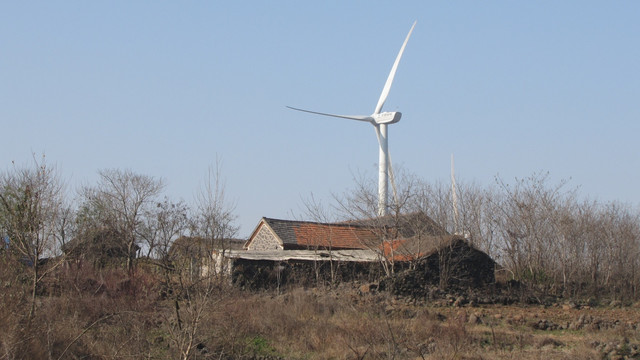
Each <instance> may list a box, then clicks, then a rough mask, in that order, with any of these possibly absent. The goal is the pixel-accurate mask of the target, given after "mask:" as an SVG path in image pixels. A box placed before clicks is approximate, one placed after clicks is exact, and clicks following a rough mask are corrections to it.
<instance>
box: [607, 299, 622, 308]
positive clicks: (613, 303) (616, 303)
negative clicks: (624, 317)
mask: <svg viewBox="0 0 640 360" xmlns="http://www.w3.org/2000/svg"><path fill="white" fill-rule="evenodd" d="M609 306H611V307H622V301H620V300H611V302H610V303H609Z"/></svg>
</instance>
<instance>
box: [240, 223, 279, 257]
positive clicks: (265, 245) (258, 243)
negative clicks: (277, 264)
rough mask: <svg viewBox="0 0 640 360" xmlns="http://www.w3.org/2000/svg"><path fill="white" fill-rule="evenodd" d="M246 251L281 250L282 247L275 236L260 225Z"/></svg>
mask: <svg viewBox="0 0 640 360" xmlns="http://www.w3.org/2000/svg"><path fill="white" fill-rule="evenodd" d="M247 249H248V250H257V251H263V250H282V249H283V247H282V245H281V244H280V241H278V238H276V236H275V235H274V234H273V233H272V232H271V231H270V230H269V228H268V227H266V226H264V225H262V226H261V227H260V230H258V232H257V233H256V235H255V236H254V237H253V239H252V240H251V242H250V243H249V246H248V247H247Z"/></svg>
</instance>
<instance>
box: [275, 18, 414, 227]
mask: <svg viewBox="0 0 640 360" xmlns="http://www.w3.org/2000/svg"><path fill="white" fill-rule="evenodd" d="M415 26H416V22H414V23H413V25H412V26H411V29H410V30H409V34H407V37H406V38H405V39H404V43H403V44H402V47H401V48H400V52H399V53H398V56H397V57H396V61H395V62H394V63H393V66H392V67H391V72H390V73H389V76H388V77H387V82H386V83H385V84H384V88H383V89H382V93H381V94H380V98H379V99H378V104H377V105H376V107H375V109H374V111H373V114H371V115H368V116H367V115H336V114H328V113H322V112H316V111H309V110H304V109H298V108H294V107H291V106H287V107H288V108H290V109H293V110H298V111H304V112H308V113H312V114H317V115H324V116H333V117H338V118H344V119H350V120H358V121H365V122H369V123H371V124H372V125H373V126H374V128H375V131H376V136H377V138H378V148H379V155H378V215H379V216H385V215H387V208H388V200H389V194H388V193H389V174H390V173H391V174H392V173H393V170H392V169H391V157H390V155H389V136H388V134H389V133H388V129H387V126H388V125H390V124H395V123H397V122H398V121H400V118H401V117H402V113H400V112H399V111H394V112H382V107H383V106H384V103H385V101H386V100H387V97H388V96H389V91H390V90H391V84H392V83H393V78H394V77H395V75H396V71H397V70H398V64H399V63H400V59H401V58H402V54H403V53H404V49H405V47H406V46H407V42H408V41H409V37H411V33H412V32H413V28H414V27H415Z"/></svg>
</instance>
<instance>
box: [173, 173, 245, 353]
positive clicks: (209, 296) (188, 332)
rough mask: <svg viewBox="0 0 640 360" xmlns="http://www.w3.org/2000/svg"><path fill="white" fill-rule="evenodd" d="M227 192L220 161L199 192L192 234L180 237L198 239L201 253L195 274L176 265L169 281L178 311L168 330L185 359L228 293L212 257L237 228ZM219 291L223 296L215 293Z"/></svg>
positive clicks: (226, 243) (193, 216) (193, 215)
mask: <svg viewBox="0 0 640 360" xmlns="http://www.w3.org/2000/svg"><path fill="white" fill-rule="evenodd" d="M225 195H226V193H225V186H224V181H223V179H222V177H221V168H220V162H219V161H218V162H217V163H216V167H215V168H209V171H208V173H207V177H206V180H205V182H204V185H203V186H202V187H201V189H200V191H199V193H198V194H197V196H196V201H195V210H194V213H192V215H191V220H192V222H191V235H192V237H191V238H182V239H180V240H179V241H180V242H192V243H195V244H190V245H194V246H195V247H196V248H197V249H196V251H195V254H197V255H198V256H200V259H199V265H200V267H199V271H198V273H197V274H193V273H192V271H190V269H188V268H186V267H180V266H176V267H175V270H174V273H173V275H174V276H173V278H174V279H175V280H174V281H173V282H171V283H170V284H169V285H170V286H171V291H170V293H171V294H173V295H172V301H173V304H174V310H175V311H174V312H173V318H172V319H170V321H169V322H168V323H169V324H171V325H170V327H169V329H168V330H169V333H170V334H171V339H172V340H171V341H172V342H173V343H174V344H175V345H176V347H177V348H178V349H179V350H180V357H181V358H183V359H189V358H193V357H194V356H195V354H194V352H195V348H196V346H197V345H198V339H199V337H205V336H209V335H205V334H202V333H201V323H202V321H203V316H204V314H205V312H206V311H207V310H208V309H210V308H211V306H213V304H215V303H216V302H218V301H220V298H221V297H223V296H224V294H225V293H227V291H225V290H224V289H225V286H228V285H229V284H228V282H227V281H226V279H225V278H224V276H221V274H219V273H218V272H216V271H215V269H216V264H215V263H214V258H213V251H214V250H218V251H221V252H222V253H223V254H224V251H225V250H227V249H228V241H229V240H230V239H231V238H233V237H234V236H235V235H236V232H237V231H238V227H237V226H236V225H235V224H234V221H235V219H236V216H235V215H234V213H233V210H234V206H233V205H230V204H229V203H228V202H227V200H226V198H225ZM178 209H180V211H179V213H182V211H183V210H184V209H183V208H181V207H178ZM174 215H175V214H174ZM174 218H175V217H174ZM185 245H189V244H185ZM174 247H175V244H174ZM184 247H185V248H187V247H188V248H190V249H191V248H192V247H190V246H184ZM174 251H175V249H174ZM186 255H187V256H191V254H186ZM176 256H177V257H179V256H180V255H179V254H176ZM222 272H224V270H222ZM221 289H222V290H221ZM217 294H219V295H220V296H216V295H217Z"/></svg>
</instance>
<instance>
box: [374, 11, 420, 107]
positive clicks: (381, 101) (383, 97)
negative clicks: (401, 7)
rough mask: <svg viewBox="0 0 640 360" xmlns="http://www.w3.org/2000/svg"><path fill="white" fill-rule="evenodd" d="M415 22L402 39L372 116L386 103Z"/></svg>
mask: <svg viewBox="0 0 640 360" xmlns="http://www.w3.org/2000/svg"><path fill="white" fill-rule="evenodd" d="M416 22H417V21H414V22H413V25H412V26H411V30H409V34H407V38H406V39H404V43H403V44H402V47H401V48H400V52H399V53H398V56H397V57H396V61H395V62H394V63H393V66H392V67H391V72H390V73H389V77H388V78H387V82H386V83H385V84H384V88H383V89H382V94H380V99H379V100H378V105H376V110H375V111H374V112H373V113H374V114H380V111H382V106H383V105H384V102H385V101H387V96H389V90H391V84H392V83H393V78H394V77H395V76H396V70H398V64H399V63H400V58H402V53H403V52H404V48H405V47H406V46H407V42H408V41H409V37H410V36H411V33H412V32H413V28H414V27H415V26H416Z"/></svg>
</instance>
